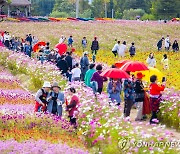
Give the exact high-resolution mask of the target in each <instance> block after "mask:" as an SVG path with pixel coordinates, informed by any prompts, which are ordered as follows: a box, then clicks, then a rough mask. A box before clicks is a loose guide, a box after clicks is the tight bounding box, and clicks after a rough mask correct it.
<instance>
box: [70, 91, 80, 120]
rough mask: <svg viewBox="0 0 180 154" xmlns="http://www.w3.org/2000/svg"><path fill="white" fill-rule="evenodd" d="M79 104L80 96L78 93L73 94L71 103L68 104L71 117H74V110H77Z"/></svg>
mask: <svg viewBox="0 0 180 154" xmlns="http://www.w3.org/2000/svg"><path fill="white" fill-rule="evenodd" d="M78 104H79V98H78V97H77V96H76V95H73V96H72V98H71V102H70V104H69V105H68V106H67V108H68V109H69V116H70V117H73V115H74V111H77V106H78Z"/></svg>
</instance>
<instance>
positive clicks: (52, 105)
mask: <svg viewBox="0 0 180 154" xmlns="http://www.w3.org/2000/svg"><path fill="white" fill-rule="evenodd" d="M60 90H61V88H60V87H59V86H58V83H57V82H54V83H53V84H52V91H51V92H50V93H49V94H48V96H47V102H48V106H47V110H48V111H49V112H50V113H52V114H54V115H58V116H62V110H63V109H62V105H63V104H64V94H63V93H62V92H60Z"/></svg>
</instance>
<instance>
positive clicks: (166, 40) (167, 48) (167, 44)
mask: <svg viewBox="0 0 180 154" xmlns="http://www.w3.org/2000/svg"><path fill="white" fill-rule="evenodd" d="M169 49H170V39H169V35H167V37H166V39H165V50H167V51H168V50H169Z"/></svg>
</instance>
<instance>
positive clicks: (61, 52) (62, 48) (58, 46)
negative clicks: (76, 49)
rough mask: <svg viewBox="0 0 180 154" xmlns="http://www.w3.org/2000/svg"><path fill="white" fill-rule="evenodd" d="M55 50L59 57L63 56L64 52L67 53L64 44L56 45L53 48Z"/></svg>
mask: <svg viewBox="0 0 180 154" xmlns="http://www.w3.org/2000/svg"><path fill="white" fill-rule="evenodd" d="M55 48H57V49H58V53H59V54H60V55H63V54H64V53H66V51H67V45H66V44H64V43H59V44H57V45H56V46H55Z"/></svg>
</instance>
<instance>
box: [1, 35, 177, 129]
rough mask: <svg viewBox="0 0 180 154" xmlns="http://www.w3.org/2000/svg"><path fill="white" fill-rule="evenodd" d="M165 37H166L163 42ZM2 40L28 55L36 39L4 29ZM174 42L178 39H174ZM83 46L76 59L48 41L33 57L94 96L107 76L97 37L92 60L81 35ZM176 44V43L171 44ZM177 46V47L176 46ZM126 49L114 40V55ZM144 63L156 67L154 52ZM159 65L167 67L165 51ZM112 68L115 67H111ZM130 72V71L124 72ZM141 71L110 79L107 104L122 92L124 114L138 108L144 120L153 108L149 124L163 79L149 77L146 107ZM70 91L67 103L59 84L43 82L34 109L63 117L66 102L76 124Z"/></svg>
mask: <svg viewBox="0 0 180 154" xmlns="http://www.w3.org/2000/svg"><path fill="white" fill-rule="evenodd" d="M65 40H66V38H65V36H61V38H60V39H59V43H64V42H65ZM167 40H168V39H167V38H166V40H165V41H167ZM1 41H2V42H3V44H4V45H5V46H6V47H7V48H8V49H10V50H13V51H16V52H24V53H25V54H26V55H28V56H29V57H31V55H32V54H31V53H32V51H33V47H34V45H35V44H36V43H37V42H38V39H36V37H34V36H31V34H28V35H26V37H25V39H20V38H17V37H14V36H12V37H11V36H10V35H9V32H4V34H3V36H2V38H1ZM162 41H163V39H161V43H158V45H159V44H161V47H160V46H158V50H160V49H161V48H162ZM73 43H74V40H73V36H70V37H69V38H68V41H67V44H68V46H69V47H70V48H73ZM176 43H177V41H176ZM81 44H82V48H83V51H84V52H83V56H82V57H81V59H80V61H78V58H76V56H75V54H74V53H73V52H72V51H67V52H66V53H65V54H63V55H60V54H59V53H58V51H57V50H56V49H53V50H51V49H50V43H49V42H47V43H46V44H45V45H43V46H39V47H38V51H37V52H36V53H37V54H36V57H37V58H38V60H40V61H41V62H42V64H43V62H44V61H49V62H51V63H53V64H54V65H56V66H57V67H58V68H59V70H60V71H61V74H62V75H63V76H65V77H67V80H68V81H70V82H72V81H74V82H76V81H79V82H80V81H81V82H82V83H84V85H85V86H87V87H89V88H92V91H93V92H94V94H95V96H96V95H97V94H101V93H102V91H103V89H104V82H107V81H108V79H107V78H106V77H102V76H101V73H102V70H103V67H102V65H101V64H97V65H96V64H95V60H96V54H97V51H98V50H99V42H98V40H97V37H94V40H93V41H92V45H91V51H92V55H93V57H92V59H93V63H90V61H89V53H88V52H87V51H85V50H86V48H87V39H86V37H83V39H82V42H81ZM173 46H175V45H173ZM165 47H166V49H167V50H169V48H168V46H167V45H166V44H165ZM174 49H176V51H177V49H179V47H178V48H177V45H176V48H174ZM125 50H126V41H124V42H123V43H122V44H120V41H117V44H115V46H114V47H113V49H112V52H113V54H114V55H115V57H116V56H117V55H119V56H121V57H124V56H125ZM129 53H130V56H134V55H135V54H136V48H135V43H134V42H133V43H132V45H131V47H130V49H129ZM146 62H147V64H148V66H150V67H155V66H156V60H155V58H154V55H153V53H151V54H150V55H149V57H148V59H147V61H146ZM161 62H162V64H163V67H164V69H168V68H169V66H168V58H167V55H166V54H164V56H163V59H162V61H161ZM112 67H113V68H114V67H115V66H112ZM127 73H128V74H129V75H130V72H127ZM143 76H144V75H143V74H142V73H141V72H139V73H137V75H136V76H134V75H131V78H129V79H125V80H124V79H109V81H108V86H107V93H108V96H109V99H110V102H109V103H110V105H111V104H112V103H113V104H116V105H120V104H121V102H122V98H121V96H122V95H121V94H122V92H124V116H125V117H128V116H130V112H131V108H132V107H133V105H134V106H136V107H137V116H136V118H135V120H136V121H142V120H145V119H146V118H147V117H146V114H150V112H151V111H152V117H151V119H150V123H157V121H153V119H156V118H157V115H156V114H157V112H158V111H159V102H160V96H161V91H163V90H164V88H165V80H163V81H162V82H163V83H162V85H160V86H159V85H158V84H157V76H155V75H153V76H151V78H150V81H151V85H150V104H151V110H150V108H149V107H148V106H149V105H148V104H149V98H148V96H147V93H146V91H145V90H144V86H143V82H142V78H143ZM69 92H70V93H71V95H72V98H71V101H70V103H68V102H67V100H66V99H65V96H64V94H63V92H61V88H60V86H58V83H56V82H54V83H53V84H52V85H51V84H50V83H49V82H45V83H44V85H43V87H42V88H41V89H40V90H38V92H37V94H36V97H35V100H36V104H35V112H40V111H43V112H44V111H48V112H50V113H52V114H55V115H58V116H60V117H61V116H62V112H63V108H62V106H63V104H64V103H66V108H67V111H69V117H70V122H71V124H73V125H74V126H75V127H76V118H75V117H74V116H73V115H74V113H76V111H77V106H78V104H79V98H78V96H77V95H76V89H75V88H73V87H72V88H70V89H69Z"/></svg>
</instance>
